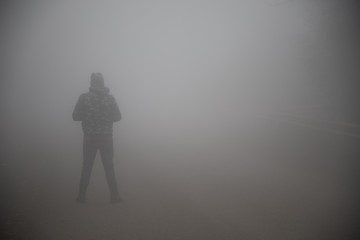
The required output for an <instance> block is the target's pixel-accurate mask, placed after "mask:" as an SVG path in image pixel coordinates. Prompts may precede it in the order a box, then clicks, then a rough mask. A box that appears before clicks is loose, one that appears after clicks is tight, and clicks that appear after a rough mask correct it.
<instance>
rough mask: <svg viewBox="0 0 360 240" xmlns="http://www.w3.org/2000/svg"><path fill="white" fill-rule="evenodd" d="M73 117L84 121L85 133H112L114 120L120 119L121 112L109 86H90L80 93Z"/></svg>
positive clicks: (75, 119)
mask: <svg viewBox="0 0 360 240" xmlns="http://www.w3.org/2000/svg"><path fill="white" fill-rule="evenodd" d="M72 117H73V120H74V121H82V129H83V132H84V134H87V135H94V134H112V127H113V122H117V121H120V119H121V113H120V110H119V107H118V105H117V103H116V100H115V98H114V97H113V96H112V95H110V94H109V89H108V88H107V87H103V88H90V90H89V92H87V93H84V94H81V95H80V97H79V100H78V102H77V103H76V106H75V109H74V112H73V114H72Z"/></svg>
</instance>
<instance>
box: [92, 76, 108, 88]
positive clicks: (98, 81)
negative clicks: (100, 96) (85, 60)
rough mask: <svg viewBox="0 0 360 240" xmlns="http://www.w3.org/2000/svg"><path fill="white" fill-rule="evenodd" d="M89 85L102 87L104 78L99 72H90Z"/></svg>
mask: <svg viewBox="0 0 360 240" xmlns="http://www.w3.org/2000/svg"><path fill="white" fill-rule="evenodd" d="M90 87H91V88H104V87H105V85H104V78H103V75H102V74H101V73H92V74H91V80H90Z"/></svg>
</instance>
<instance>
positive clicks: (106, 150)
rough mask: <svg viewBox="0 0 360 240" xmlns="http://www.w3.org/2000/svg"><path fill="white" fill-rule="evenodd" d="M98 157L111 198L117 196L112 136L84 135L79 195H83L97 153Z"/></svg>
mask: <svg viewBox="0 0 360 240" xmlns="http://www.w3.org/2000/svg"><path fill="white" fill-rule="evenodd" d="M98 150H99V151H100V156H101V159H102V163H103V166H104V170H105V175H106V180H107V183H108V186H109V190H110V193H111V195H112V196H117V195H118V189H117V184H116V178H115V171H114V162H113V157H114V150H113V139H112V135H84V142H83V158H84V160H83V167H82V172H81V179H80V189H79V193H80V194H83V195H85V193H86V189H87V186H88V185H89V181H90V175H91V170H92V168H93V166H94V161H95V157H96V153H97V151H98Z"/></svg>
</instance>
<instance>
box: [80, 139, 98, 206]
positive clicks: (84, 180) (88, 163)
mask: <svg viewBox="0 0 360 240" xmlns="http://www.w3.org/2000/svg"><path fill="white" fill-rule="evenodd" d="M97 150H98V146H97V144H96V142H95V141H94V139H91V138H89V137H88V136H84V142H83V166H82V171H81V178H80V187H79V197H78V201H79V202H84V201H85V194H86V189H87V186H88V185H89V181H90V175H91V171H92V168H93V166H94V161H95V156H96V152H97Z"/></svg>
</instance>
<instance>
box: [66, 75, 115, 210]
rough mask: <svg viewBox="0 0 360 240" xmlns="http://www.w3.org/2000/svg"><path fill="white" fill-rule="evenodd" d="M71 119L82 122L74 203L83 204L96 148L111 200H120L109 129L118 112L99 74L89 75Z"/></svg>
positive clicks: (111, 128)
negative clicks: (80, 160)
mask: <svg viewBox="0 0 360 240" xmlns="http://www.w3.org/2000/svg"><path fill="white" fill-rule="evenodd" d="M72 118H73V120H74V121H81V123H82V130H83V133H84V138H83V166H82V171H81V178H80V186H79V194H78V197H77V199H76V200H77V202H79V203H85V199H86V189H87V187H88V185H89V180H90V175H91V170H92V168H93V165H94V161H95V157H96V154H97V152H98V151H99V152H100V156H101V159H102V164H103V166H104V170H105V175H106V180H107V184H108V187H109V190H110V202H111V203H117V202H120V201H121V198H120V196H119V193H118V188H117V182H116V177H115V171H114V163H113V156H114V150H113V136H112V130H113V122H118V121H120V119H121V113H120V110H119V107H118V104H117V102H116V100H115V98H114V97H113V96H112V95H110V94H109V88H107V87H105V85H104V78H103V76H102V74H101V73H92V74H91V80H90V88H89V92H87V93H84V94H82V95H80V97H79V99H78V101H77V103H76V105H75V108H74V111H73V114H72Z"/></svg>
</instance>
